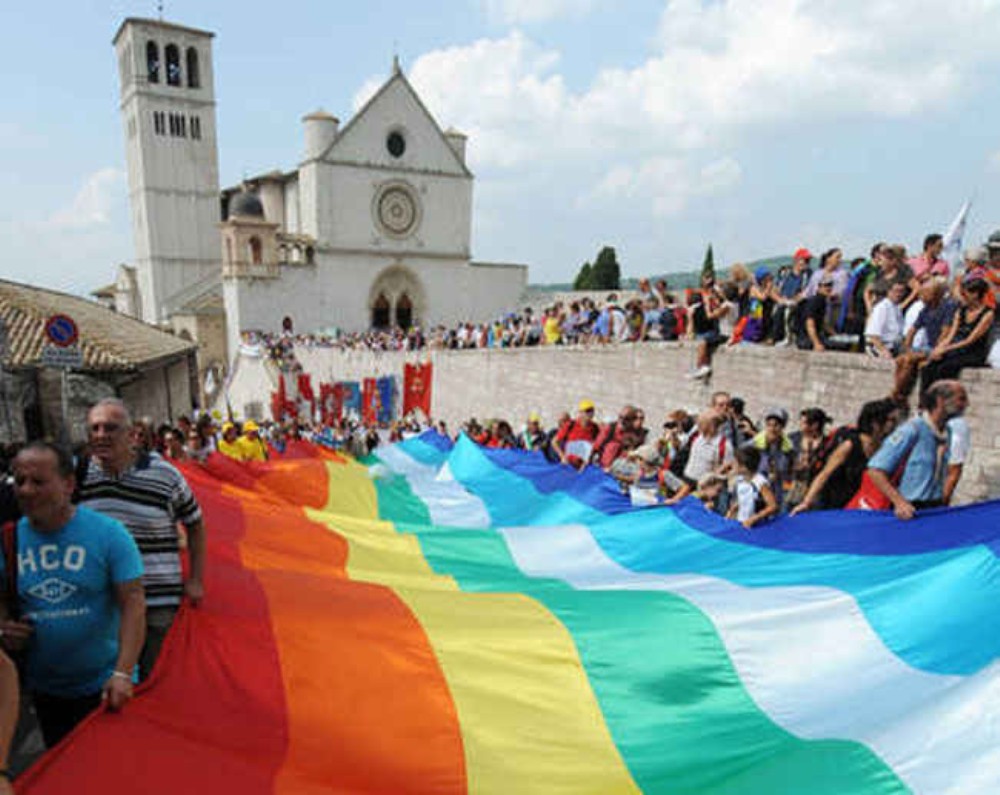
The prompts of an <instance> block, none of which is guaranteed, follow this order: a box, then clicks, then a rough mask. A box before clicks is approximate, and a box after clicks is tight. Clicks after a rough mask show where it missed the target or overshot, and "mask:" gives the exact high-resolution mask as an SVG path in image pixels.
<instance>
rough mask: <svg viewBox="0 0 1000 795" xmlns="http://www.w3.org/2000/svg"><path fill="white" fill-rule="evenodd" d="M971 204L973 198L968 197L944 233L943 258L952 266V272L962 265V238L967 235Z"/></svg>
mask: <svg viewBox="0 0 1000 795" xmlns="http://www.w3.org/2000/svg"><path fill="white" fill-rule="evenodd" d="M971 206H972V200H971V199H968V200H967V201H966V202H965V204H963V205H962V209H961V210H959V211H958V215H956V216H955V220H954V221H952V222H951V226H949V227H948V231H947V232H945V234H944V241H943V242H944V250H943V251H942V252H941V258H942V259H944V260H945V261H946V262H947V263H948V264H949V265H950V266H951V272H952V273H955V272H956V271H957V270H958V269H959V268H960V267H961V265H962V238H964V237H965V222H966V220H968V217H969V208H970V207H971Z"/></svg>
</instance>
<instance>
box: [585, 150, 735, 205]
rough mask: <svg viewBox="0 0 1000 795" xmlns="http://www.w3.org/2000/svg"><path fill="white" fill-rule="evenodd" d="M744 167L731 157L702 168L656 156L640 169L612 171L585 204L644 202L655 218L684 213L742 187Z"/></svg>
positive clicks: (621, 167)
mask: <svg viewBox="0 0 1000 795" xmlns="http://www.w3.org/2000/svg"><path fill="white" fill-rule="evenodd" d="M742 176H743V170H742V169H741V168H740V164H739V163H737V162H736V161H735V160H734V159H733V158H731V157H723V158H721V159H719V160H713V161H711V162H709V163H706V164H704V165H702V166H700V167H697V166H695V165H693V164H692V163H691V162H690V161H689V160H687V159H684V158H678V157H654V158H649V159H648V160H645V161H643V162H641V163H640V164H639V165H637V166H634V167H633V166H627V165H618V166H615V167H614V168H612V169H611V170H610V171H609V172H608V173H607V174H606V175H605V176H604V178H603V179H602V180H601V181H600V182H599V183H598V185H597V187H596V188H594V190H593V191H591V192H590V193H589V194H588V195H587V196H586V197H584V198H583V199H582V200H581V204H593V203H600V202H601V201H603V200H621V199H630V200H644V201H647V202H648V203H649V206H650V209H651V211H652V213H653V215H655V216H660V217H669V216H674V215H678V214H679V213H681V212H682V211H683V210H684V209H685V208H686V207H687V206H688V204H689V203H690V202H691V201H692V200H696V199H700V198H706V197H709V196H718V195H720V194H723V193H725V192H727V191H729V190H731V189H732V188H734V187H735V186H736V185H738V184H739V182H740V180H741V179H742Z"/></svg>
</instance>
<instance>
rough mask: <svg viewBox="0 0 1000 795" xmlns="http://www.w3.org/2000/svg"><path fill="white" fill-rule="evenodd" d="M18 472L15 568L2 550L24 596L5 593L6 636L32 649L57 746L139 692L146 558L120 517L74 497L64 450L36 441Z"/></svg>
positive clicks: (40, 707)
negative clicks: (92, 716) (95, 714)
mask: <svg viewBox="0 0 1000 795" xmlns="http://www.w3.org/2000/svg"><path fill="white" fill-rule="evenodd" d="M13 469H14V488H15V493H16V495H17V500H18V504H19V505H20V507H21V510H22V511H23V512H24V517H23V518H22V519H21V520H20V521H19V522H18V525H17V535H16V539H15V540H16V547H14V545H13V544H11V545H10V546H12V547H14V549H12V550H11V552H12V555H13V554H16V556H17V561H16V566H13V565H12V566H10V567H8V566H7V562H8V555H7V553H3V555H2V558H3V564H4V567H3V571H4V572H9V574H8V576H11V577H16V593H17V602H16V604H8V603H7V602H6V598H4V599H3V604H2V610H0V640H2V642H3V644H4V646H5V647H6V648H8V649H12V650H13V649H24V650H26V652H27V657H26V674H27V681H28V686H29V688H30V689H31V691H32V693H33V701H34V704H35V711H36V713H37V714H38V719H39V723H40V724H41V728H42V735H43V737H44V739H45V744H46V745H47V746H48V747H50V748H51V747H52V746H53V745H54V744H55V743H57V742H58V741H59V740H60V739H62V737H64V736H65V735H66V734H68V733H69V731H70V730H72V728H73V727H74V726H75V725H76V724H77V723H79V722H80V720H82V719H83V718H84V717H85V716H86V715H87V713H89V712H90V711H91V710H93V709H94V708H95V707H97V706H98V704H100V703H101V701H102V699H103V700H106V702H107V704H108V706H109V707H110V708H111V709H120V708H121V707H122V706H123V705H124V704H125V703H126V702H127V701H128V700H129V699H130V698H131V697H132V675H133V670H134V668H135V666H136V663H137V661H138V658H139V651H140V650H141V648H142V643H143V639H144V637H145V617H146V616H145V613H146V602H145V597H144V595H143V588H142V571H143V568H142V558H141V557H140V555H139V550H138V547H137V546H136V544H135V541H133V540H132V537H131V535H130V534H129V532H128V530H126V529H125V527H124V526H123V525H122V524H121V523H120V522H118V521H116V520H114V519H111V518H108V517H105V516H102V515H100V514H97V513H95V512H94V511H91V510H90V509H88V508H84V507H76V506H74V505H73V504H72V503H71V497H72V494H73V487H74V485H75V483H74V481H75V478H74V474H73V470H74V467H73V460H72V458H71V457H70V456H69V455H68V454H67V453H66V452H64V451H63V450H61V449H60V448H57V447H54V446H53V445H49V444H46V443H43V442H36V443H34V444H31V445H29V446H28V447H26V448H25V449H24V450H22V451H21V452H20V453H19V454H18V456H17V458H15V459H14V467H13ZM15 550H16V551H15ZM11 563H13V560H11ZM11 585H14V583H11V584H9V585H8V588H9V589H10V590H13V588H11V587H10V586H11ZM7 590H8V589H4V596H5V597H6V591H7Z"/></svg>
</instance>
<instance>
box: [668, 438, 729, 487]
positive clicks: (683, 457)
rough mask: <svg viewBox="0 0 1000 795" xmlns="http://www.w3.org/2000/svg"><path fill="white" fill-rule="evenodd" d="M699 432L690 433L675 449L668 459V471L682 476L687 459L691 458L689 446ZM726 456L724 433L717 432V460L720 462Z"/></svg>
mask: <svg viewBox="0 0 1000 795" xmlns="http://www.w3.org/2000/svg"><path fill="white" fill-rule="evenodd" d="M699 435H700V433H699V432H698V431H695V432H694V433H692V434H691V435H690V436H689V437H688V440H687V441H686V442H684V444H683V445H681V448H680V449H679V450H678V451H677V453H676V455H674V457H673V458H672V459H671V460H670V471H671V472H673V473H674V474H675V475H677V477H679V478H682V477H684V470H685V469H687V465H688V459H689V458H691V446H692V445H693V444H694V440H695V439H697V438H698V436H699ZM725 457H726V435H725V434H724V433H720V434H719V462H720V463H721V462H722V461H723V459H725Z"/></svg>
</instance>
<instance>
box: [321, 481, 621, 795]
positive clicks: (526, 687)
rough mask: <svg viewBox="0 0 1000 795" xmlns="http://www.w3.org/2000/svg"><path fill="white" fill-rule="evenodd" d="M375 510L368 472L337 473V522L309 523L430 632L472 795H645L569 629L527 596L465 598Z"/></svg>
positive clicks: (351, 571) (327, 514)
mask: <svg viewBox="0 0 1000 795" xmlns="http://www.w3.org/2000/svg"><path fill="white" fill-rule="evenodd" d="M377 505H378V499H377V495H376V492H375V489H374V486H373V485H372V483H371V481H370V479H369V476H368V473H367V471H366V470H365V468H364V467H363V466H361V465H360V464H357V463H352V465H350V466H348V467H344V466H342V465H337V466H336V467H335V468H334V469H332V470H331V472H330V500H329V502H328V503H327V509H328V510H327V511H314V510H309V509H307V515H308V516H309V518H310V519H312V520H313V521H316V522H318V523H321V524H325V525H326V526H327V527H329V528H330V529H331V530H332V531H334V532H336V533H338V534H339V535H341V536H342V537H343V538H345V539H346V540H347V542H348V545H349V552H348V559H347V572H348V575H349V576H350V578H351V579H352V580H354V581H358V582H371V583H377V584H380V585H385V586H387V587H390V588H392V589H393V590H394V591H395V593H396V594H397V595H398V596H399V598H400V599H402V600H403V602H404V603H405V604H406V605H407V606H408V607H409V609H410V610H411V611H412V612H413V614H414V615H415V616H416V618H417V620H418V621H419V622H420V625H421V626H422V627H423V629H424V631H425V632H426V634H427V637H428V640H429V641H430V644H431V648H432V649H433V650H434V653H435V654H436V656H437V658H438V662H439V664H440V665H441V668H442V670H443V671H444V676H445V679H446V681H447V683H448V687H449V689H450V690H451V694H452V698H453V699H454V702H455V708H456V710H457V712H458V716H459V720H460V722H461V726H462V737H463V743H464V748H465V756H466V768H467V775H468V780H469V790H470V792H484V793H492V792H517V793H530V792H541V791H544V792H545V793H556V792H566V793H576V792H582V791H588V792H601V793H620V792H621V793H624V792H638V787H637V786H636V784H635V782H634V780H633V779H632V776H631V774H630V773H629V771H628V769H627V768H626V766H625V764H624V762H623V761H622V758H621V755H620V754H619V752H618V749H617V747H616V746H615V743H614V741H613V740H612V738H611V735H610V733H609V731H608V728H607V725H606V723H605V721H604V716H603V715H602V713H601V710H600V708H599V706H598V704H597V700H596V698H595V696H594V693H593V690H592V689H591V686H590V682H589V680H588V678H587V675H586V673H585V672H584V669H583V665H582V663H581V661H580V657H579V654H578V653H577V650H576V646H575V645H574V643H573V640H572V638H571V636H570V634H569V632H568V631H567V630H566V628H565V627H564V626H563V625H562V623H561V622H560V621H559V620H558V619H557V618H556V617H555V616H554V615H552V613H551V612H549V611H548V610H547V609H546V608H545V607H543V606H542V605H541V604H539V603H538V602H537V601H535V600H534V599H531V598H530V597H527V596H523V595H519V594H485V593H462V592H460V591H459V587H458V585H457V583H456V582H455V581H454V579H453V578H452V577H448V576H441V575H438V574H435V573H434V572H433V570H432V569H431V567H430V566H429V564H428V563H427V560H426V558H425V557H424V555H423V552H422V550H421V548H420V543H419V541H418V539H417V538H416V537H415V536H412V535H409V534H401V533H397V532H396V530H395V526H394V525H393V524H392V523H391V522H385V521H380V520H378V519H377V518H376V516H377ZM543 704H544V707H543V708H539V707H541V705H543Z"/></svg>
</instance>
